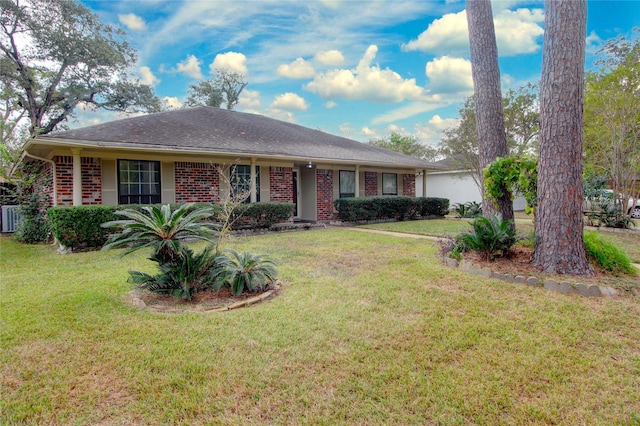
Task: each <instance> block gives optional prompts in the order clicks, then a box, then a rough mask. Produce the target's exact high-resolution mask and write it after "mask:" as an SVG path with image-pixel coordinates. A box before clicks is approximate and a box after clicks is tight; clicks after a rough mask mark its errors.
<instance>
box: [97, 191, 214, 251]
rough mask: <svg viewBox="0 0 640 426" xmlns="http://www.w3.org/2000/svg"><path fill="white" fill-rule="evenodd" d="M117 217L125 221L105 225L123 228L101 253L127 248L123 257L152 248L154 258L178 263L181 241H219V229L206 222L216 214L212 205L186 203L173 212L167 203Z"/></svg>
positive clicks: (110, 239)
mask: <svg viewBox="0 0 640 426" xmlns="http://www.w3.org/2000/svg"><path fill="white" fill-rule="evenodd" d="M116 214H118V215H120V216H123V217H125V218H126V219H121V220H114V221H111V222H107V223H104V224H103V225H102V226H103V227H107V228H116V229H122V232H120V233H116V234H114V235H112V236H111V237H110V238H109V240H108V241H107V243H106V244H105V245H104V246H103V247H102V250H109V249H113V248H121V247H125V248H126V251H125V252H124V254H129V253H132V252H134V251H136V250H139V249H141V248H146V247H150V248H152V249H153V255H154V256H156V255H157V256H158V257H159V258H160V259H162V261H163V263H164V262H175V261H176V260H177V258H178V257H179V255H180V251H181V247H182V242H183V241H184V240H187V239H199V240H205V241H208V242H210V243H214V244H215V242H216V240H217V238H218V231H217V226H218V225H216V224H215V223H213V222H203V219H207V218H209V217H210V216H211V215H212V214H213V210H212V208H211V206H207V205H196V206H194V205H193V204H183V205H182V206H180V207H178V208H177V209H175V210H174V211H171V207H170V205H168V204H165V205H163V206H162V207H160V208H158V207H156V206H149V207H142V211H139V210H136V209H125V210H118V211H116Z"/></svg>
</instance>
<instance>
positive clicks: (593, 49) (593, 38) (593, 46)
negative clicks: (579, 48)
mask: <svg viewBox="0 0 640 426" xmlns="http://www.w3.org/2000/svg"><path fill="white" fill-rule="evenodd" d="M602 44H603V42H602V39H601V38H600V36H599V35H598V34H597V33H596V32H595V31H591V33H589V35H588V36H587V52H588V53H591V54H595V53H597V52H598V50H600V49H601V48H602Z"/></svg>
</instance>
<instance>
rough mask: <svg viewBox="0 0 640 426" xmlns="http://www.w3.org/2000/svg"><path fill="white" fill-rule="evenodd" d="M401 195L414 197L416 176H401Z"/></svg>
mask: <svg viewBox="0 0 640 426" xmlns="http://www.w3.org/2000/svg"><path fill="white" fill-rule="evenodd" d="M402 195H406V196H408V197H415V196H416V175H402Z"/></svg>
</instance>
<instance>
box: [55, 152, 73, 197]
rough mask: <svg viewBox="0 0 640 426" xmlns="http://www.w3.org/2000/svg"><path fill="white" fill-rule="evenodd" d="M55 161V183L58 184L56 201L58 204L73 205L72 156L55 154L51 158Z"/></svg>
mask: <svg viewBox="0 0 640 426" xmlns="http://www.w3.org/2000/svg"><path fill="white" fill-rule="evenodd" d="M53 161H55V162H56V185H57V186H58V188H57V190H58V195H57V201H58V205H59V206H72V205H73V157H72V156H60V155H59V156H57V157H55V158H54V159H53Z"/></svg>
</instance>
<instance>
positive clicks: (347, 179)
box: [340, 170, 356, 198]
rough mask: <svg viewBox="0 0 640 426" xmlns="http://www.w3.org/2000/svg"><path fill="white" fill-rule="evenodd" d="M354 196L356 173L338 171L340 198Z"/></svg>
mask: <svg viewBox="0 0 640 426" xmlns="http://www.w3.org/2000/svg"><path fill="white" fill-rule="evenodd" d="M355 196H356V172H352V171H349V170H340V198H349V197H355Z"/></svg>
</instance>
